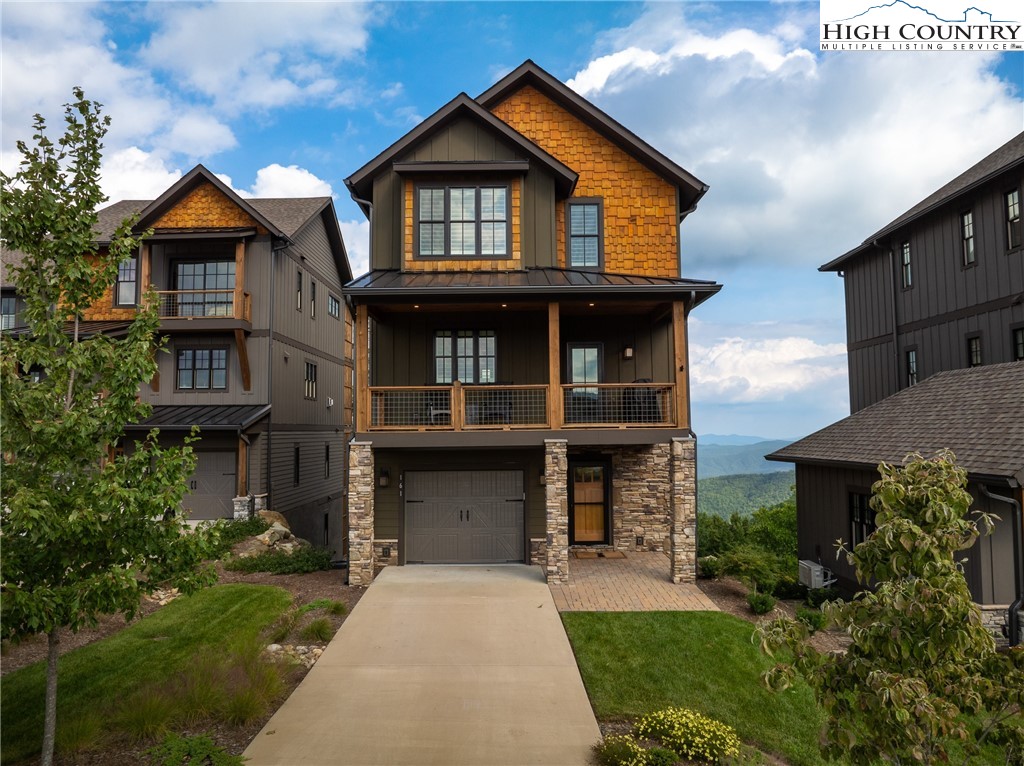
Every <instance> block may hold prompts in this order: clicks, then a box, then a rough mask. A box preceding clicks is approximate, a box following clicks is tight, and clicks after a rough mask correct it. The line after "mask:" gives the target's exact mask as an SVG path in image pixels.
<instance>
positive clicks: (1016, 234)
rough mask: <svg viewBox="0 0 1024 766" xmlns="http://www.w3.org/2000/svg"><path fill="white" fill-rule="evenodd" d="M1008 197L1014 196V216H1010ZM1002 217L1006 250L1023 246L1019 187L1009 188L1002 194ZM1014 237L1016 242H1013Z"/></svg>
mask: <svg viewBox="0 0 1024 766" xmlns="http://www.w3.org/2000/svg"><path fill="white" fill-rule="evenodd" d="M1010 197H1013V198H1014V208H1015V209H1016V217H1014V218H1010ZM1003 218H1004V220H1005V229H1004V231H1005V234H1006V250H1007V252H1010V251H1013V250H1018V249H1020V248H1021V247H1022V246H1024V225H1022V222H1021V212H1020V189H1010V190H1008V191H1006V192H1005V193H1004V194H1003ZM1014 239H1016V242H1014Z"/></svg>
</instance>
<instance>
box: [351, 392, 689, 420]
mask: <svg viewBox="0 0 1024 766" xmlns="http://www.w3.org/2000/svg"><path fill="white" fill-rule="evenodd" d="M553 388H554V391H552V387H549V386H547V385H543V384H542V385H521V386H515V385H474V386H470V385H465V386H464V385H461V384H459V383H458V382H456V383H455V384H454V385H453V386H371V387H370V388H369V398H370V406H369V415H370V419H369V430H370V431H483V430H492V431H493V430H504V431H511V430H520V429H521V430H531V429H532V430H552V429H557V428H638V427H639V428H671V427H675V426H676V417H675V412H674V409H673V402H674V391H675V386H674V385H673V384H671V383H625V384H622V383H604V384H587V385H562V386H555V387H553ZM558 389H561V390H560V391H559V390H558ZM552 403H558V404H560V405H561V406H560V407H558V408H552V407H551V406H550V405H551V404H552Z"/></svg>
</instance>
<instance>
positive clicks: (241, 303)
mask: <svg viewBox="0 0 1024 766" xmlns="http://www.w3.org/2000/svg"><path fill="white" fill-rule="evenodd" d="M234 307H235V310H234V315H235V319H245V240H242V239H240V240H238V241H237V242H236V243H235V300H234ZM245 390H246V391H248V390H249V387H248V386H246V387H245Z"/></svg>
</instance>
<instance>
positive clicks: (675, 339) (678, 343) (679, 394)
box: [672, 301, 690, 428]
mask: <svg viewBox="0 0 1024 766" xmlns="http://www.w3.org/2000/svg"><path fill="white" fill-rule="evenodd" d="M672 368H673V376H674V382H675V411H676V425H677V426H678V427H679V428H689V427H690V391H689V386H688V385H687V381H688V380H689V377H690V375H689V370H688V369H687V350H686V304H685V303H683V301H673V302H672Z"/></svg>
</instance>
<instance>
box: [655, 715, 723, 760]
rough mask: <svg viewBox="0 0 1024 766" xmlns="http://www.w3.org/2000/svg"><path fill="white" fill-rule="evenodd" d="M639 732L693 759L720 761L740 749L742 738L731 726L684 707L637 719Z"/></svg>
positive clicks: (678, 753)
mask: <svg viewBox="0 0 1024 766" xmlns="http://www.w3.org/2000/svg"><path fill="white" fill-rule="evenodd" d="M636 733H637V734H638V735H639V736H641V737H646V738H649V739H654V740H657V741H659V742H661V744H663V745H665V747H668V748H670V749H671V750H673V751H675V753H676V754H677V755H679V757H680V758H689V759H690V760H693V761H704V762H708V763H718V762H719V761H720V760H721V759H723V758H726V757H731V756H737V755H739V752H740V739H739V737H738V736H737V735H736V732H735V730H733V728H732V727H731V726H726V725H725V724H724V723H721V722H720V721H716V720H714V719H713V718H708V717H707V716H704V715H701V714H700V713H695V712H694V711H692V710H686V709H684V708H674V707H670V708H665V709H664V710H659V711H657V712H656V713H650V714H648V715H645V716H644V717H643V718H641V719H640V720H639V721H638V722H637V724H636Z"/></svg>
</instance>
